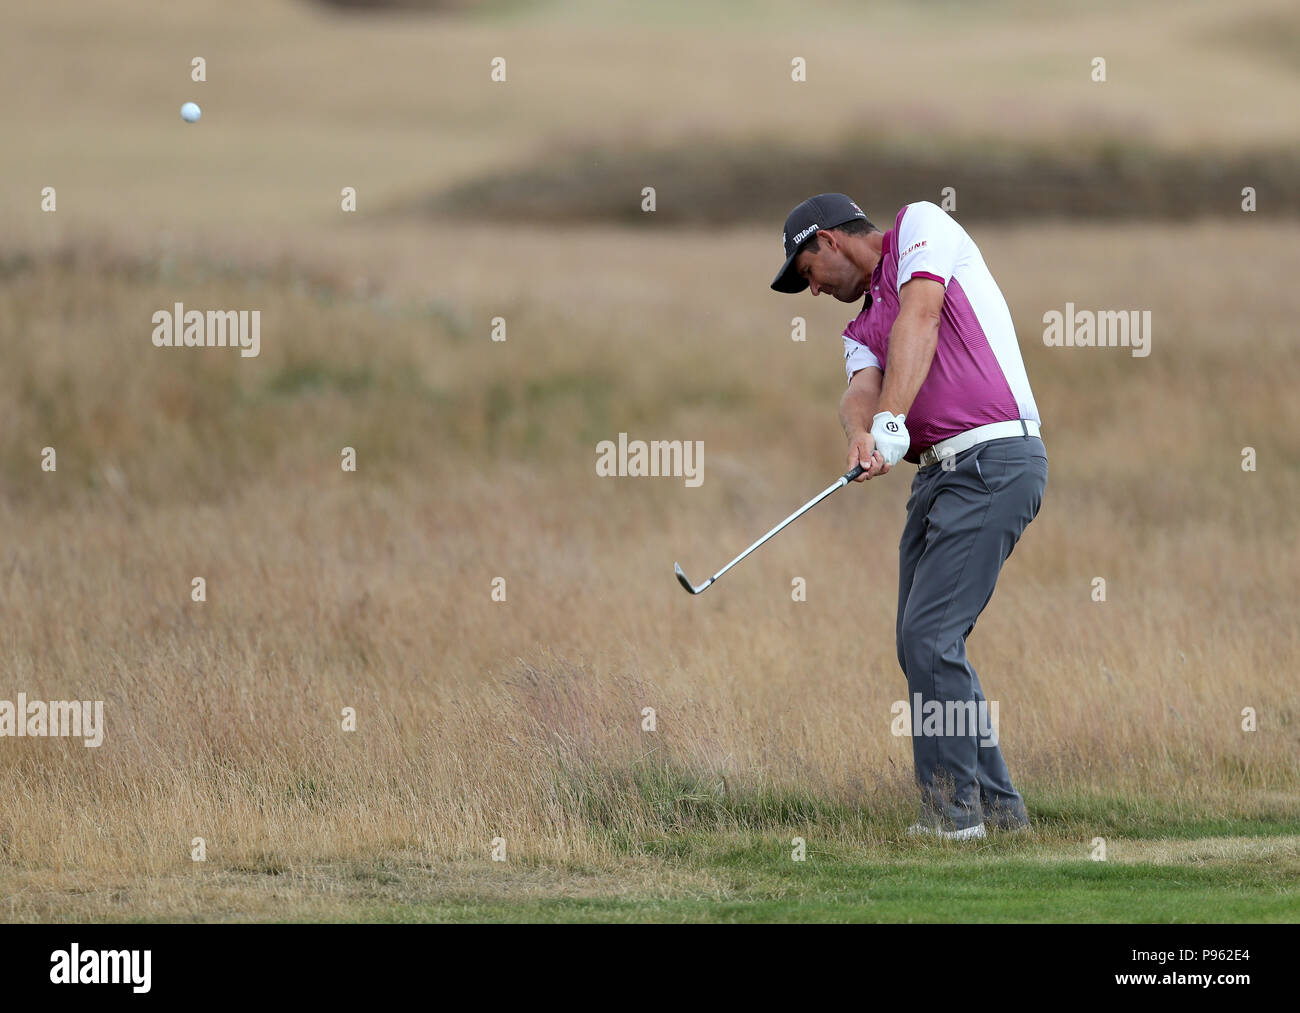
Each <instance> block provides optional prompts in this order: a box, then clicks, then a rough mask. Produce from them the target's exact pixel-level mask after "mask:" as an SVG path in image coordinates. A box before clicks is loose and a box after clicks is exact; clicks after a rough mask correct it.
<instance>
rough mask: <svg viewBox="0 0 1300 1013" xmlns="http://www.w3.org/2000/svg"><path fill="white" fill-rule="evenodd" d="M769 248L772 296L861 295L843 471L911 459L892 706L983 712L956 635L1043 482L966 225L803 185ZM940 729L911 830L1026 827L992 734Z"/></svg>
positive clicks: (985, 591) (1019, 374) (1010, 331)
mask: <svg viewBox="0 0 1300 1013" xmlns="http://www.w3.org/2000/svg"><path fill="white" fill-rule="evenodd" d="M782 242H783V244H784V256H785V263H784V264H782V265H781V271H780V273H779V274H778V275H777V276H776V280H775V281H773V282H772V288H773V289H775V290H776V291H778V292H791V293H793V292H802V291H803V290H804V289H808V290H809V291H811V292H812V294H813V295H814V296H816V295H819V294H821V293H823V292H825V293H827V294H828V295H831V296H834V297H835V298H836V299H838V300H840V301H841V302H846V303H852V302H856V301H857V300H859V299H862V298H863V297H864V296H865V302H864V303H863V306H862V310H861V312H859V313H858V315H857V316H856V317H855V318H854V319H853V320H852V321H851V322H850V323H849V325H848V327H847V328H846V329H845V331H844V366H845V370H846V372H847V374H848V381H849V383H848V389H847V390H846V391H845V392H844V395H843V397H842V398H841V399H840V422H841V424H842V425H843V427H844V433H845V435H846V436H847V437H848V442H849V451H848V464H849V468H850V470H853V469H855V468H857V467H858V466H861V467H862V468H863V469H864V470H863V471H862V473H861V474H860V475H859V476H858V477H857V478H856V479H854V481H858V482H865V481H868V480H870V479H872V478H877V477H880V476H882V475H887V474H889V472H890V470H891V469H892V468H893V467H894V466H895V465H896V464H898V462H899V460H906V461H909V462H913V463H916V464H918V465H919V468H918V470H917V472H916V475H915V477H914V478H913V479H912V489H911V494H910V496H909V498H908V502H907V520H906V523H905V524H904V527H903V536H902V539H901V541H900V542H899V546H898V620H897V626H896V638H897V646H898V663H899V664H900V665H901V666H902V668H903V672H904V674H905V675H906V676H907V685H908V692H909V705H913V704H914V702H915V701H918V698H919V702H920V704H921V706H920V707H916V706H914V705H913V706H909V710H911V711H912V713H914V714H915V713H921V712H922V711H923V710H924V709H925V705H926V704H928V703H930V702H931V701H935V702H937V703H938V704H939V705H940V707H941V708H942V709H941V710H936V708H934V707H933V705H932V706H931V707H930V712H931V713H942V714H944V715H945V717H947V716H950V715H957V716H958V717H959V718H960V717H961V716H962V715H966V716H970V715H971V712H972V711H975V710H977V712H978V713H980V714H986V710H985V700H984V693H983V690H982V689H981V688H980V681H979V677H978V676H977V675H976V674H975V670H974V669H973V668H972V667H971V665H970V662H969V661H967V659H966V638H967V636H969V635H970V632H971V630H973V629H974V628H975V620H976V619H977V618H978V616H979V614H980V613H981V612H982V611H983V610H984V606H985V605H987V604H988V602H989V599H990V598H991V597H992V595H993V588H994V585H995V584H996V583H997V579H998V573H999V572H1000V571H1001V569H1002V564H1003V563H1004V562H1005V561H1006V559H1007V557H1008V556H1009V555H1010V554H1011V550H1012V549H1013V548H1014V546H1015V544H1016V541H1017V539H1019V537H1020V534H1021V532H1022V531H1024V529H1025V527H1026V526H1027V525H1028V524H1029V522H1030V521H1031V520H1033V519H1034V517H1035V516H1036V515H1037V513H1038V508H1039V505H1040V503H1041V502H1042V498H1043V491H1044V489H1045V488H1046V485H1047V451H1046V449H1045V448H1044V446H1043V442H1042V440H1041V439H1040V438H1039V435H1038V433H1039V422H1040V419H1039V416H1038V408H1037V406H1036V405H1035V404H1034V395H1033V393H1032V392H1031V391H1030V389H1029V378H1028V376H1027V375H1026V374H1025V366H1024V362H1023V361H1022V360H1021V357H1020V347H1019V345H1018V343H1017V341H1016V332H1015V328H1014V327H1013V325H1012V322H1011V313H1010V311H1009V310H1008V309H1007V304H1006V300H1005V299H1003V297H1002V293H1001V291H1000V290H999V289H998V286H997V283H996V282H995V281H994V280H993V276H992V275H991V274H990V273H989V270H988V268H987V267H986V266H985V265H984V258H983V257H982V256H981V255H980V251H979V249H978V247H976V245H975V243H974V242H973V241H972V240H971V238H970V236H968V235H967V234H966V230H965V229H963V228H962V227H961V226H960V225H958V224H957V222H955V221H954V220H953V219H952V218H951V217H949V215H948V214H947V213H945V212H944V211H943V210H942V209H941V208H939V207H938V206H936V205H934V204H931V203H929V202H928V201H921V202H919V203H916V204H909V205H907V206H906V207H904V208H903V209H902V210H901V211H899V212H898V215H897V216H896V217H895V219H894V227H893V228H892V229H890V230H889V231H887V232H884V233H882V232H881V231H880V230H879V229H877V228H876V227H875V226H874V225H872V224H871V222H870V221H869V220H868V219H867V216H866V214H864V213H863V211H862V209H861V208H859V207H858V205H857V204H855V203H854V202H853V201H851V200H850V199H849V198H848V197H846V196H844V195H843V194H838V193H824V194H819V195H818V196H816V197H811V198H809V199H808V200H806V201H804V202H803V203H802V204H800V205H799V206H798V207H796V208H795V209H794V210H793V211H791V212H790V216H789V217H788V218H787V219H786V222H785V234H784V235H783V236H782ZM972 705H973V706H972ZM946 724H948V722H945V725H946ZM952 724H955V725H958V726H959V727H947V726H945V727H943V729H942V731H941V732H940V733H939V734H933V729H928V730H927V729H921V728H913V734H912V755H913V761H914V763H915V766H916V779H917V783H918V784H919V785H920V787H921V796H922V803H921V813H922V814H921V820H920V822H919V823H917V824H916V825H914V826H913V827H912V828H911V831H910V832H912V833H926V834H937V835H940V836H943V837H946V838H951V839H958V840H965V839H968V838H975V837H984V836H985V833H986V831H985V827H986V826H988V827H990V828H993V829H1000V830H1012V829H1018V828H1020V827H1024V826H1028V825H1029V816H1028V814H1027V812H1026V810H1025V803H1024V801H1023V799H1021V797H1020V794H1019V793H1018V792H1017V791H1016V789H1015V788H1014V787H1013V786H1012V784H1011V777H1010V775H1009V774H1008V773H1007V767H1006V764H1005V763H1004V762H1003V760H1002V752H1001V750H1000V749H999V748H998V745H997V738H996V736H989V735H986V734H983V733H982V732H981V729H980V727H978V726H977V722H975V721H962V720H958V721H957V722H952ZM978 724H983V725H985V727H986V728H987V725H986V723H985V721H979V722H978ZM960 726H964V727H960ZM990 740H991V741H990Z"/></svg>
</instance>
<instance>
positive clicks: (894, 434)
mask: <svg viewBox="0 0 1300 1013" xmlns="http://www.w3.org/2000/svg"><path fill="white" fill-rule="evenodd" d="M871 439H872V440H873V441H874V443H873V447H874V449H875V451H876V453H878V454H879V455H880V456H881V457H883V458H884V460H885V463H886V464H887V465H889V466H890V467H891V468H892V467H893V466H894V465H896V464H897V463H898V462H899V461H901V460H902V459H903V455H904V454H906V453H907V451H908V448H909V447H911V445H912V437H911V436H910V435H909V434H908V432H907V426H906V425H904V424H903V416H902V415H895V414H893V413H892V412H877V413H876V415H875V418H873V419H872V420H871Z"/></svg>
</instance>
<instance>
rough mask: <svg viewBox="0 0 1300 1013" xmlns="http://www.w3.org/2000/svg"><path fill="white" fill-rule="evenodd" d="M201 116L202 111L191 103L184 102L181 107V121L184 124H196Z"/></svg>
mask: <svg viewBox="0 0 1300 1013" xmlns="http://www.w3.org/2000/svg"><path fill="white" fill-rule="evenodd" d="M202 115H203V112H202V110H200V109H199V107H198V106H197V105H195V104H194V103H193V102H186V103H185V104H184V105H183V106H181V119H183V120H184V121H185V122H186V123H197V122H198V119H199V117H200V116H202Z"/></svg>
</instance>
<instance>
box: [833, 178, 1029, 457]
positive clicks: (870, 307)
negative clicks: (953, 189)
mask: <svg viewBox="0 0 1300 1013" xmlns="http://www.w3.org/2000/svg"><path fill="white" fill-rule="evenodd" d="M913 278H931V279H933V280H935V281H937V282H940V283H942V284H943V286H944V288H945V290H946V291H945V294H944V298H943V314H942V317H941V319H940V321H939V342H938V344H937V345H936V347H935V350H934V359H933V361H932V362H931V363H930V372H929V373H928V374H926V377H925V380H924V381H923V382H922V383H921V389H920V390H919V391H918V392H917V395H916V400H915V401H913V402H912V408H911V410H910V411H909V412H908V413H907V431H908V432H909V433H910V434H911V436H912V446H911V448H910V449H909V450H908V452H907V454H906V455H905V458H904V459H905V460H908V461H912V462H914V463H915V462H916V461H917V460H918V459H919V458H920V455H921V452H922V451H923V450H927V449H928V448H930V447H932V446H933V445H934V444H936V443H938V442H940V441H941V440H946V439H948V438H949V437H950V436H956V435H957V434H958V433H962V432H965V431H966V430H967V429H974V428H975V427H976V426H985V425H988V424H989V423H991V422H1008V421H1015V420H1016V419H1028V420H1032V421H1034V422H1041V421H1042V420H1041V419H1040V418H1039V417H1038V406H1037V405H1036V404H1035V403H1034V395H1033V392H1032V391H1031V390H1030V389H1029V377H1028V375H1027V374H1026V373H1025V363H1024V360H1023V359H1021V357H1020V345H1019V343H1018V342H1017V341H1016V330H1015V327H1014V326H1013V324H1012V322H1011V311H1010V310H1009V309H1008V308H1007V301H1006V300H1005V299H1004V298H1003V297H1002V292H1001V290H1000V289H999V288H998V286H997V282H995V281H994V280H993V275H991V274H989V269H988V268H987V267H985V266H984V258H983V257H982V256H981V255H980V251H979V247H977V246H976V245H975V242H974V240H972V239H971V237H970V236H968V235H967V234H966V230H965V229H963V228H962V227H961V226H960V225H958V224H957V222H955V221H954V220H953V219H952V218H951V217H950V216H949V215H948V214H947V212H945V211H944V210H943V209H942V208H940V207H939V206H938V205H937V204H932V203H930V202H929V201H919V202H917V203H916V204H908V205H907V206H906V207H904V208H903V209H902V210H901V211H899V212H898V217H897V218H895V219H894V227H893V228H892V229H890V230H889V231H888V232H886V233H885V238H884V241H883V243H882V248H881V256H880V263H879V264H877V265H876V269H875V271H874V272H872V275H871V284H870V286H869V288H868V291H867V299H866V303H865V304H864V306H863V309H862V312H861V313H859V314H858V315H857V317H856V318H855V319H854V320H853V321H852V322H850V324H849V326H848V327H847V328H846V329H845V331H844V368H845V371H846V372H847V373H848V377H849V381H850V382H852V380H853V374H854V373H856V372H857V371H858V370H860V369H866V368H867V367H869V366H875V367H876V368H877V369H879V370H881V372H884V369H885V363H887V362H888V361H889V358H888V356H889V331H890V329H891V328H892V327H893V326H894V320H895V318H896V317H897V316H898V306H899V290H900V289H902V287H903V286H904V285H905V284H906V283H907V282H909V281H911V280H912V279H913Z"/></svg>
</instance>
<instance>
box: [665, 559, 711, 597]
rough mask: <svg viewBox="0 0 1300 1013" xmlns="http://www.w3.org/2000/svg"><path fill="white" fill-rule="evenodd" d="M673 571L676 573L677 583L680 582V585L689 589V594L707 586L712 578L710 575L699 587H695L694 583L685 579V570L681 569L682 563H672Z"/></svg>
mask: <svg viewBox="0 0 1300 1013" xmlns="http://www.w3.org/2000/svg"><path fill="white" fill-rule="evenodd" d="M673 573H675V574H677V581H678V583H680V584H681V585H682V587H684V588H686V590H687V591H689V592H690V593H691V594H699V593H700V592H701V591H703V590H704V589H705V588H706V587H708V586H709V585H710V584H712V583H713V578H712V577H710V578H709V579H708V580H706V581H705V582H704V583H703V584H701V585H700V586H699V587H696V586H695V585H694V584H692V583H691V582H690V581H689V580H687V579H686V572H685V571H684V570H683V569H682V565H681V564H680V563H674V564H673Z"/></svg>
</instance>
